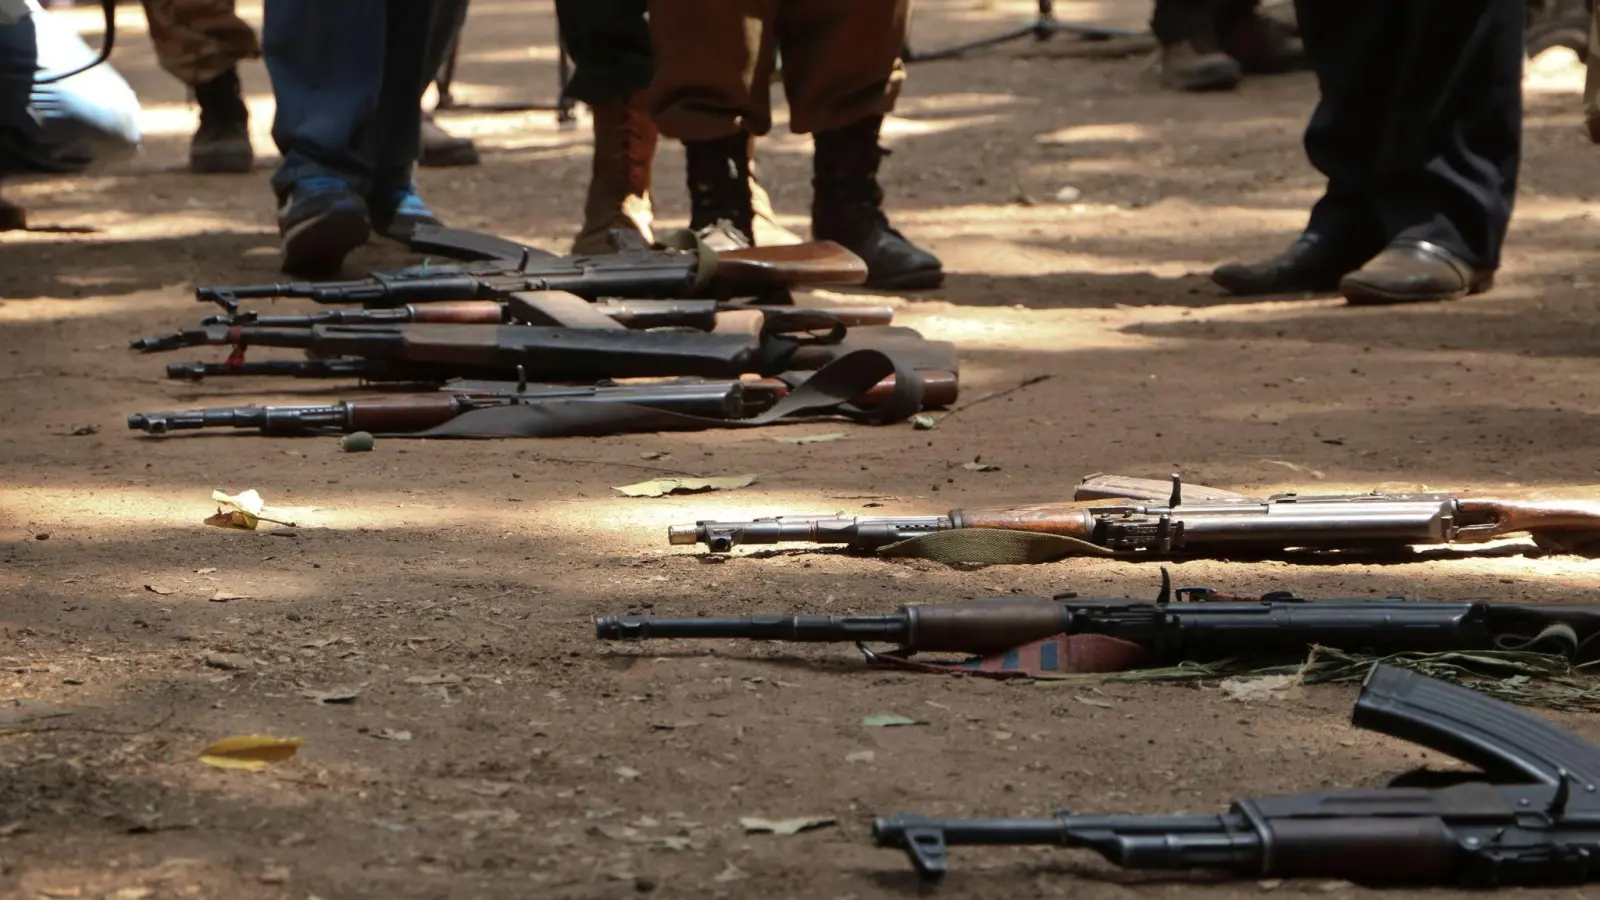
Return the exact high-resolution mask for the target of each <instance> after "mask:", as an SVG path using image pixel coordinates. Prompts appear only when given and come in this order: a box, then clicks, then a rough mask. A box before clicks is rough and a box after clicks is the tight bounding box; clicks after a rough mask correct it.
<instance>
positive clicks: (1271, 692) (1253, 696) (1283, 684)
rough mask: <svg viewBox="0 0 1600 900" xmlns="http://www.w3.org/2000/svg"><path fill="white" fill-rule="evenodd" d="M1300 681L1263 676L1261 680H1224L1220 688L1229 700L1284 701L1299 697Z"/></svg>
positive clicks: (1290, 677)
mask: <svg viewBox="0 0 1600 900" xmlns="http://www.w3.org/2000/svg"><path fill="white" fill-rule="evenodd" d="M1299 683H1300V680H1299V679H1298V678H1296V677H1295V676H1293V675H1263V676H1262V677H1260V678H1224V679H1223V680H1222V683H1221V684H1219V685H1218V687H1220V688H1222V692H1223V693H1225V694H1227V695H1228V697H1229V699H1232V700H1242V701H1244V702H1247V703H1248V702H1250V701H1253V700H1282V699H1285V698H1287V697H1292V696H1298V695H1299V694H1300V691H1299V687H1298V686H1299Z"/></svg>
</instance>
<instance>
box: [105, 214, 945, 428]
mask: <svg viewBox="0 0 1600 900" xmlns="http://www.w3.org/2000/svg"><path fill="white" fill-rule="evenodd" d="M412 246H413V248H414V249H418V250H423V251H425V252H433V253H442V254H445V255H449V256H452V257H454V258H455V259H458V260H470V261H465V262H459V263H452V264H449V265H423V266H419V267H415V268H411V269H404V270H400V271H394V272H378V273H373V274H372V275H371V276H370V277H368V278H365V279H361V280H358V281H342V282H321V283H314V282H307V283H289V284H264V285H252V286H241V287H220V286H202V287H200V288H198V289H197V290H196V292H195V293H196V297H197V299H198V300H200V301H201V302H205V303H213V304H216V305H218V306H220V307H221V308H222V310H223V312H222V314H221V315H215V316H211V317H209V318H206V319H204V320H203V321H201V322H200V324H199V325H198V326H196V327H194V328H188V329H185V330H182V331H179V332H176V333H174V334H170V335H166V336H162V337H153V338H144V339H140V340H136V341H133V342H132V344H131V346H132V348H133V349H135V350H138V351H141V352H144V353H156V352H164V351H171V350H177V349H180V348H185V347H197V346H221V347H228V348H230V351H229V355H228V356H227V358H226V359H225V360H223V361H220V362H185V363H174V364H172V365H169V366H168V367H167V376H168V377H169V378H174V379H182V380H190V381H199V380H201V379H205V378H212V377H235V378H236V377H244V376H280V377H283V376H288V377H292V378H319V379H356V380H359V381H360V382H361V383H363V384H364V385H370V384H382V385H384V386H385V387H386V388H387V389H389V390H390V391H398V390H400V389H406V390H408V391H409V392H408V393H405V394H398V395H394V396H386V397H376V398H367V399H353V400H343V401H339V402H335V403H331V404H321V405H317V406H247V407H223V408H211V409H196V410H189V411H180V412H156V413H137V414H134V415H132V416H130V417H129V419H128V426H129V428H131V429H134V430H142V431H146V432H150V433H153V434H162V433H167V432H170V431H175V430H184V429H197V428H213V427H216V428H226V427H231V428H254V429H258V430H259V431H261V432H263V433H271V434H312V433H329V432H334V433H337V432H346V433H349V432H360V431H365V432H372V433H376V434H381V435H394V436H412V437H555V436H565V435H578V434H587V435H596V434H616V433H622V432H639V431H660V430H666V429H686V428H687V429H697V428H718V427H749V426H755V425H764V424H768V423H771V422H774V421H777V420H779V419H791V418H793V417H795V416H799V415H806V416H815V415H836V416H844V417H848V418H850V419H853V420H856V421H859V422H864V423H870V424H887V423H891V422H899V421H904V420H906V419H908V418H910V417H912V416H914V415H916V414H917V413H919V412H921V411H922V410H923V409H932V408H938V407H941V406H945V405H948V404H950V403H951V402H953V401H954V400H955V397H956V391H957V376H956V361H955V353H954V348H953V347H952V346H951V345H950V344H948V343H946V342H942V341H929V340H926V339H924V338H923V337H922V336H921V335H920V334H918V333H917V332H915V331H913V330H911V329H909V328H903V327H897V326H893V325H891V324H890V323H891V320H892V319H893V315H894V314H893V310H892V309H889V308H886V307H842V306H841V307H800V306H795V305H793V301H792V299H791V298H790V296H789V290H790V289H791V288H796V287H802V286H808V285H829V286H835V285H853V284H860V283H861V282H862V281H863V280H864V279H865V277H866V266H865V264H864V263H863V262H862V261H861V260H860V258H859V257H856V256H855V255H854V254H852V253H850V252H849V251H848V250H845V249H844V248H842V247H840V246H838V245H836V244H832V243H829V242H819V243H812V244H800V245H794V246H787V247H771V248H751V249H748V250H735V251H731V252H724V253H717V252H715V251H711V250H709V249H707V248H705V247H695V248H692V249H688V250H679V249H667V248H658V249H651V250H640V251H631V252H624V253H617V254H612V255H607V256H588V257H582V256H566V257H556V256H553V255H550V254H547V253H544V252H542V251H539V250H535V249H533V248H530V247H525V246H522V245H519V244H513V243H511V242H508V241H503V240H501V239H498V238H492V237H489V236H486V235H481V234H476V233H473V232H462V231H456V230H452V229H443V228H424V229H419V231H418V234H417V236H415V237H414V238H413V240H412ZM280 298H295V299H302V300H310V301H312V302H314V303H316V304H320V305H324V306H336V307H339V308H334V309H322V310H317V311H310V312H304V313H297V314H278V315H264V314H261V313H259V312H256V311H250V310H245V309H243V308H241V304H242V303H243V302H245V301H255V300H269V299H270V300H276V299H280ZM249 347H285V348H294V349H297V350H301V351H303V352H304V357H303V358H299V359H267V360H261V359H249V360H247V359H246V358H245V355H246V348H249Z"/></svg>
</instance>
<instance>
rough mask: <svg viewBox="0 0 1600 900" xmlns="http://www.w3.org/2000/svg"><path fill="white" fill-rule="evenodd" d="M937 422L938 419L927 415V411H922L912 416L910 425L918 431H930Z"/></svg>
mask: <svg viewBox="0 0 1600 900" xmlns="http://www.w3.org/2000/svg"><path fill="white" fill-rule="evenodd" d="M938 424H939V420H938V419H935V418H934V417H933V416H930V415H928V414H927V413H923V414H922V415H920V416H913V417H912V419H911V427H912V428H915V429H916V430H918V431H932V430H933V427H934V426H935V425H938Z"/></svg>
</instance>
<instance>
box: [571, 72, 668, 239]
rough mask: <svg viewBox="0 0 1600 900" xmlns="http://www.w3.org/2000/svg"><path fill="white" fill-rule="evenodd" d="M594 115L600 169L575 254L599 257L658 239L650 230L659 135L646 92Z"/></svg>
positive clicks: (596, 164)
mask: <svg viewBox="0 0 1600 900" xmlns="http://www.w3.org/2000/svg"><path fill="white" fill-rule="evenodd" d="M593 113H594V165H593V168H592V171H591V173H590V175H589V197H588V199H587V200H586V201H585V202H584V204H583V230H582V231H580V232H578V237H577V239H576V240H575V241H573V242H572V252H573V253H576V254H581V255H594V254H601V253H616V252H619V251H622V250H636V249H642V248H646V247H649V246H650V244H651V243H652V242H653V241H654V240H655V238H654V236H653V235H652V234H651V231H650V223H651V221H652V219H653V218H654V214H653V209H652V206H651V202H650V167H651V165H652V164H653V163H654V162H655V158H656V141H657V138H658V135H657V132H656V125H655V122H654V121H652V120H651V119H650V114H649V113H648V112H646V110H645V106H644V94H643V92H640V93H636V94H634V95H632V96H630V97H629V98H628V99H627V100H626V101H625V102H623V103H607V104H602V105H600V106H596V107H594V108H593Z"/></svg>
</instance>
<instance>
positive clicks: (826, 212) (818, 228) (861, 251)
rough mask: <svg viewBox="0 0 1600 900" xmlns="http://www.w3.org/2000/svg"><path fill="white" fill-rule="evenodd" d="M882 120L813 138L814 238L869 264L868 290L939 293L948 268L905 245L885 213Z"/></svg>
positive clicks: (916, 247) (919, 248)
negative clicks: (881, 176)
mask: <svg viewBox="0 0 1600 900" xmlns="http://www.w3.org/2000/svg"><path fill="white" fill-rule="evenodd" d="M882 127H883V117H882V116H873V117H870V118H867V119H862V120H861V121H859V122H856V123H854V124H852V125H846V126H845V127H843V128H837V129H834V130H832V131H819V132H817V133H816V134H815V135H814V136H813V141H814V142H815V145H816V152H815V153H814V154H813V157H812V166H813V172H814V174H813V175H812V178H811V187H812V192H813V193H812V199H811V236H812V237H813V238H815V239H817V240H819V241H834V242H837V243H839V244H842V245H844V246H845V247H846V248H847V249H849V250H850V251H851V252H853V253H855V254H856V255H857V256H859V257H861V258H862V259H863V260H865V261H866V263H867V286H868V287H876V288H889V289H892V290H919V289H924V288H936V287H938V286H939V285H941V284H943V283H944V265H943V264H942V263H940V262H939V258H938V257H936V256H934V255H933V254H932V253H929V252H928V251H926V250H924V249H922V248H921V247H918V246H917V245H916V244H913V243H911V242H910V241H908V240H906V237H905V235H903V234H901V233H900V232H898V231H896V230H894V228H892V227H890V225H889V217H888V216H886V215H884V212H883V188H882V187H881V186H879V184H878V165H879V163H881V162H882V161H883V158H884V157H885V156H887V155H888V154H889V151H888V150H885V149H884V148H883V147H881V146H879V145H878V131H879V129H880V128H882Z"/></svg>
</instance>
